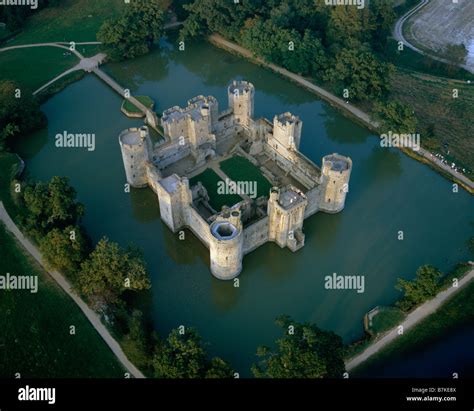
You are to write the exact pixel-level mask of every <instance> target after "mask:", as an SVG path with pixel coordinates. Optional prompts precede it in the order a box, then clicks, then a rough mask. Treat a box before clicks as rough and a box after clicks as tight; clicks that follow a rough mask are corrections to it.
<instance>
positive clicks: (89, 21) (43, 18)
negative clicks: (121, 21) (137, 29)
mask: <svg viewBox="0 0 474 411" xmlns="http://www.w3.org/2000/svg"><path fill="white" fill-rule="evenodd" d="M124 7H125V2H124V0H107V1H104V0H64V1H62V2H61V5H60V6H57V7H48V8H46V9H44V10H41V11H40V12H38V13H36V14H34V15H33V16H31V17H30V18H29V19H28V21H27V23H26V25H25V27H24V29H23V31H22V32H21V33H20V34H19V35H18V36H16V37H15V39H14V40H13V41H12V42H9V43H8V45H16V44H29V43H41V42H46V41H47V42H50V41H54V42H57V41H66V42H70V41H75V42H82V41H96V33H97V31H98V30H99V27H100V26H101V25H102V23H103V22H104V21H105V20H107V19H110V18H113V17H116V16H117V15H119V13H120V11H121V10H122V9H123V8H124Z"/></svg>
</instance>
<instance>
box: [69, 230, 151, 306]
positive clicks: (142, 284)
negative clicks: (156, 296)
mask: <svg viewBox="0 0 474 411" xmlns="http://www.w3.org/2000/svg"><path fill="white" fill-rule="evenodd" d="M148 277H149V276H148V273H147V271H146V269H145V263H144V261H143V257H142V255H141V254H140V253H139V251H138V250H137V249H136V248H130V247H129V248H127V249H122V248H120V247H119V245H118V244H117V243H113V242H111V241H109V240H108V239H107V238H106V237H104V238H102V239H101V240H100V241H99V242H98V244H97V245H96V247H95V249H94V251H92V253H91V254H90V256H89V258H88V259H87V260H85V261H84V262H83V263H82V264H81V269H80V272H79V276H78V288H79V290H80V291H81V292H82V293H84V294H85V295H86V296H88V297H89V298H90V299H91V300H92V302H93V303H94V304H96V305H99V304H102V303H104V304H115V303H117V302H118V301H119V297H120V296H121V295H122V294H123V293H124V292H125V291H127V290H130V291H138V290H145V289H149V288H150V280H149V278H148Z"/></svg>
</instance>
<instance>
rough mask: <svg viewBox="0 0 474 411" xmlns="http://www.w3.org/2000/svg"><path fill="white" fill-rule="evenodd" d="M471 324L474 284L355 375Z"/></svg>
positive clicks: (400, 357)
mask: <svg viewBox="0 0 474 411" xmlns="http://www.w3.org/2000/svg"><path fill="white" fill-rule="evenodd" d="M467 325H473V326H474V282H473V281H471V282H470V283H469V284H468V285H467V286H465V288H463V289H462V290H460V291H459V292H458V293H457V294H456V295H454V297H452V298H451V299H449V300H448V301H447V302H446V303H445V304H444V305H442V306H441V307H440V308H439V309H438V310H437V311H436V312H435V313H434V314H432V315H430V316H429V317H428V318H426V319H425V320H423V321H422V322H421V323H420V324H418V325H417V326H416V327H414V328H412V329H410V330H409V331H407V332H406V333H405V334H403V335H402V336H400V337H398V338H397V339H396V340H395V341H394V342H393V343H391V344H389V345H388V346H387V347H386V348H385V349H383V350H382V351H381V352H379V353H377V354H375V355H374V356H373V357H372V358H371V359H369V360H368V361H367V362H365V363H364V364H363V365H361V366H360V367H358V368H357V369H356V370H355V372H354V376H357V375H358V374H363V373H364V371H366V370H367V369H368V368H369V367H370V366H371V365H376V364H379V363H383V362H384V361H386V360H389V359H390V360H394V359H395V360H396V359H402V358H403V357H404V356H405V355H406V354H408V353H409V352H413V351H415V350H421V349H422V348H423V347H424V346H426V345H427V344H430V343H433V342H435V341H439V340H440V339H442V338H443V336H444V335H446V334H447V333H449V332H450V331H454V330H455V329H457V328H459V327H461V326H467Z"/></svg>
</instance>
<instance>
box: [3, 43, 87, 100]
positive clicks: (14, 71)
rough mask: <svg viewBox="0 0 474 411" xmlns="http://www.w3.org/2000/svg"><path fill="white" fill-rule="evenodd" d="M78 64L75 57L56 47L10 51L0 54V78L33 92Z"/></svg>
mask: <svg viewBox="0 0 474 411" xmlns="http://www.w3.org/2000/svg"><path fill="white" fill-rule="evenodd" d="M78 63H79V59H78V58H77V57H76V56H75V55H73V54H71V53H69V52H68V51H67V50H64V49H60V48H56V47H35V48H28V49H17V50H10V51H6V52H3V53H0V78H1V79H2V80H14V81H16V82H17V83H18V84H19V85H20V87H21V88H22V89H23V88H24V89H28V90H31V91H34V90H36V89H38V88H39V87H41V86H42V85H43V84H46V83H47V82H48V81H50V80H52V79H53V78H54V77H56V76H58V75H59V74H61V73H63V72H64V71H66V70H68V69H70V68H71V67H74V66H75V65H76V64H78Z"/></svg>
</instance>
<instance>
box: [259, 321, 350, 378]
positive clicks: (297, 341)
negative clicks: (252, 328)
mask: <svg viewBox="0 0 474 411" xmlns="http://www.w3.org/2000/svg"><path fill="white" fill-rule="evenodd" d="M276 324H277V325H279V326H280V327H282V328H283V329H284V336H283V337H282V338H280V339H278V340H277V341H276V349H275V350H274V351H272V350H271V349H270V348H268V347H265V346H262V347H259V348H258V350H257V355H258V356H260V357H262V361H261V362H260V364H257V365H254V366H253V367H252V371H253V373H254V375H255V376H256V377H258V378H342V375H343V373H344V370H345V368H344V360H343V352H344V346H343V344H342V339H341V337H339V336H338V335H336V334H334V333H333V332H328V331H322V330H320V329H319V328H318V327H316V326H315V325H313V324H309V323H302V324H300V323H297V322H295V321H292V320H291V318H289V317H287V316H282V317H279V318H278V319H277V321H276Z"/></svg>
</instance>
